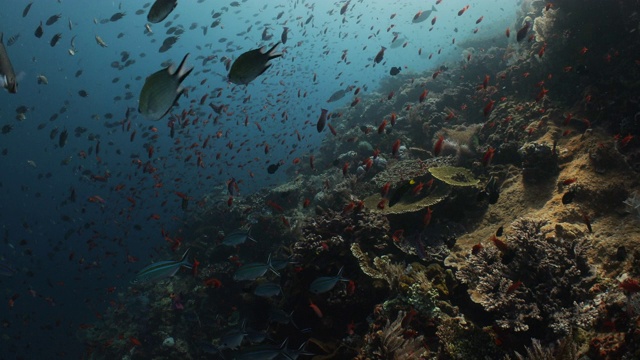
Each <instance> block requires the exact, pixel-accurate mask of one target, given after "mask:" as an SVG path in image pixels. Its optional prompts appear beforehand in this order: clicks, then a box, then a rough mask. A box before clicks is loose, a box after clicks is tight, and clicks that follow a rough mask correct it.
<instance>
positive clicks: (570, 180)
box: [562, 178, 578, 186]
mask: <svg viewBox="0 0 640 360" xmlns="http://www.w3.org/2000/svg"><path fill="white" fill-rule="evenodd" d="M577 180H578V178H570V179H566V180H564V181H563V182H562V185H565V186H566V185H571V184H573V183H574V182H576V181H577Z"/></svg>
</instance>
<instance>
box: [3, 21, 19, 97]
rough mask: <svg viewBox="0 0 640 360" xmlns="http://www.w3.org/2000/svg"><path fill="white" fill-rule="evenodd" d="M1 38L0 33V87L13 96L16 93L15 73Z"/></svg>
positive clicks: (16, 81)
mask: <svg viewBox="0 0 640 360" xmlns="http://www.w3.org/2000/svg"><path fill="white" fill-rule="evenodd" d="M2 37H3V33H1V32H0V85H1V86H2V87H3V88H5V89H7V90H8V91H9V93H11V94H15V93H17V92H18V80H17V79H16V73H15V72H14V71H13V66H12V65H11V60H9V55H8V54H7V49H6V48H5V47H4V42H3V41H2Z"/></svg>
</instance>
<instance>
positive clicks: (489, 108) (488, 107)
mask: <svg viewBox="0 0 640 360" xmlns="http://www.w3.org/2000/svg"><path fill="white" fill-rule="evenodd" d="M495 103H496V101H495V100H489V102H488V103H487V105H485V107H484V109H483V110H482V113H483V114H484V116H485V117H487V116H489V114H491V111H492V110H493V105H494V104H495Z"/></svg>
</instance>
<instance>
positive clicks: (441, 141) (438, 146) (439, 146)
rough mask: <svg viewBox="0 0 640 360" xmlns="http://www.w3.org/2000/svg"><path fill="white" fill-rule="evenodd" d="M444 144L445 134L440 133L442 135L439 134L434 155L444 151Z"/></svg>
mask: <svg viewBox="0 0 640 360" xmlns="http://www.w3.org/2000/svg"><path fill="white" fill-rule="evenodd" d="M443 144H444V136H442V135H440V136H438V141H436V144H435V146H434V147H433V156H438V155H440V152H441V151H442V145H443Z"/></svg>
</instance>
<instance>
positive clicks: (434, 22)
mask: <svg viewBox="0 0 640 360" xmlns="http://www.w3.org/2000/svg"><path fill="white" fill-rule="evenodd" d="M437 18H438V17H437V16H434V17H433V19H431V25H435V24H436V19H437Z"/></svg>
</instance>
